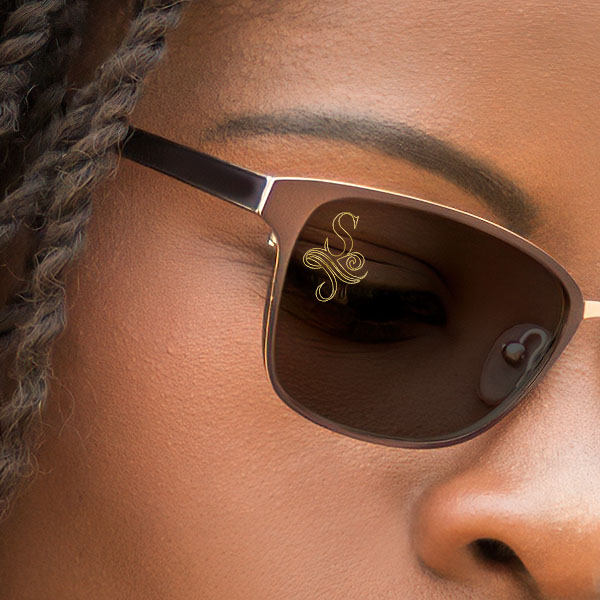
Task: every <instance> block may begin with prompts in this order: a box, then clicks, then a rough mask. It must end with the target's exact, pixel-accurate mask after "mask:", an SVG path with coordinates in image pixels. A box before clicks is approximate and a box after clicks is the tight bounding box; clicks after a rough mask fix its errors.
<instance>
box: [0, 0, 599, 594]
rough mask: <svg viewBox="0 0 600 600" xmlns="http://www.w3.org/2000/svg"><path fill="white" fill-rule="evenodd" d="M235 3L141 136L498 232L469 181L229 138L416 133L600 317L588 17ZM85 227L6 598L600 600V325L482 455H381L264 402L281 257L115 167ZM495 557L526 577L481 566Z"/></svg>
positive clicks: (472, 7)
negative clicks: (524, 227)
mask: <svg viewBox="0 0 600 600" xmlns="http://www.w3.org/2000/svg"><path fill="white" fill-rule="evenodd" d="M230 4H231V6H224V7H221V8H218V9H216V8H211V9H209V8H206V7H205V6H203V5H204V3H197V4H195V5H192V6H190V7H189V8H188V9H187V12H186V13H184V19H183V21H182V23H181V25H180V26H179V28H178V29H177V30H175V31H174V32H173V33H172V34H170V37H169V38H168V51H167V55H166V56H165V58H164V59H163V60H162V62H161V63H160V64H159V66H158V67H157V69H156V70H155V71H154V72H153V74H152V75H151V76H150V77H149V78H148V80H147V85H146V88H145V95H144V97H143V98H142V100H141V101H140V103H139V104H138V107H137V109H136V112H135V113H134V115H133V118H132V123H133V124H134V125H137V126H139V127H142V128H144V129H147V130H150V131H153V132H155V133H158V134H160V135H163V136H165V137H168V138H169V139H172V140H174V141H177V142H180V143H183V144H186V145H189V146H192V147H195V148H198V149H201V150H204V151H206V152H209V153H212V154H215V155H216V156H219V157H221V158H224V159H226V160H229V161H231V162H235V163H238V164H241V165H243V166H245V167H247V168H250V169H253V170H256V171H259V172H262V173H269V174H272V175H284V176H302V177H315V178H325V179H332V180H338V181H348V182H352V183H357V184H362V185H367V186H372V187H377V188H383V189H389V190H392V191H396V192H402V193H405V194H408V195H411V196H417V197H420V198H425V199H428V200H431V201H434V202H439V203H441V204H445V205H447V206H451V207H455V208H459V209H461V210H464V211H468V212H471V213H473V214H475V215H478V216H482V217H485V218H486V219H490V220H492V221H494V222H496V223H499V224H501V225H505V226H508V223H509V222H510V219H509V217H510V214H509V213H508V212H507V211H504V212H502V210H503V209H502V208H500V209H499V210H500V213H499V214H497V212H494V211H493V210H492V208H491V207H489V206H488V205H486V204H484V203H483V202H482V201H481V200H479V199H478V198H477V197H476V196H475V195H473V194H472V193H470V192H469V191H467V188H468V185H466V184H465V185H464V186H463V185H458V184H453V183H450V182H449V181H448V180H447V179H445V178H444V176H443V175H441V174H440V173H439V171H438V172H437V173H434V172H431V171H429V170H427V169H425V168H423V167H419V166H416V165H415V164H413V163H412V162H411V161H409V160H407V159H402V158H398V157H393V156H391V155H386V154H384V153H382V152H379V151H377V150H375V149H373V148H367V147H364V146H361V145H357V144H353V143H352V142H350V141H342V140H335V139H326V138H322V137H319V136H316V135H301V134H299V133H297V132H296V133H294V131H293V128H292V131H291V132H289V131H288V132H287V133H286V132H285V131H284V129H285V123H286V121H285V118H284V119H279V120H278V121H277V120H273V130H272V133H271V134H269V135H266V134H264V135H247V134H246V135H235V134H233V133H232V134H230V135H228V136H225V137H219V136H216V135H214V128H215V127H216V126H218V125H221V124H223V123H224V122H226V121H228V120H230V119H233V118H238V117H240V116H244V115H248V114H252V115H270V114H272V113H277V114H278V115H281V114H282V113H287V112H291V111H295V110H298V109H302V110H303V111H305V112H311V113H314V114H315V115H317V114H320V115H323V114H333V113H335V114H336V115H338V117H339V116H340V115H344V116H345V117H344V118H348V119H350V118H352V117H355V116H357V115H368V116H370V117H372V118H376V119H383V120H387V121H394V122H397V123H398V131H401V130H402V124H404V125H408V126H410V127H415V128H418V129H421V130H423V131H425V132H427V133H428V134H431V135H434V136H436V137H438V138H441V139H442V140H444V141H445V142H447V143H449V144H451V145H453V146H455V147H457V148H459V149H460V150H462V151H463V152H465V153H468V154H470V155H472V156H473V157H476V158H477V159H480V160H483V161H485V162H486V163H487V164H488V165H489V166H490V167H491V168H493V169H494V170H496V171H498V172H499V173H501V174H503V175H504V176H506V177H508V178H509V179H511V180H512V181H513V182H514V183H515V184H516V185H517V186H519V187H520V188H522V189H523V190H524V192H525V193H526V194H527V195H528V197H529V198H530V199H531V202H532V203H533V205H534V210H535V211H537V213H536V215H537V219H536V227H535V228H534V229H533V230H532V231H531V232H530V233H529V234H528V238H529V239H530V240H531V241H532V242H534V243H535V244H537V245H539V246H540V247H541V248H543V249H544V250H546V251H547V252H549V253H550V254H551V255H552V256H554V257H555V258H556V259H557V260H558V261H559V262H560V263H561V264H563V265H564V266H565V268H566V269H568V270H569V272H570V273H571V274H572V275H573V277H574V278H575V279H576V281H577V282H578V283H579V285H580V287H581V289H582V292H583V295H584V297H585V298H586V299H600V279H599V278H598V273H599V269H600V258H599V257H600V238H599V237H598V228H599V227H600V209H599V208H598V207H599V206H600V205H599V204H598V196H597V194H598V189H600V169H598V157H599V156H600V141H599V140H600V137H599V136H598V131H600V111H599V110H598V98H599V97H600V66H599V65H600V61H599V60H598V58H599V57H600V7H599V5H598V4H597V3H596V2H591V1H590V2H585V1H583V0H582V1H580V2H570V3H568V4H565V3H562V2H555V1H551V0H548V1H544V0H541V1H540V0H538V1H536V2H528V1H525V2H524V1H523V0H504V1H503V2H477V3H473V2H468V1H466V0H465V1H462V0H457V1H453V2H432V1H424V0H407V1H404V2H396V1H393V0H378V1H370V2H368V3H365V2H359V1H357V0H340V1H338V2H335V3H318V2H310V3H309V2H306V3H302V4H299V3H298V2H282V3H277V6H274V4H275V3H272V4H273V6H270V5H268V4H265V3H259V2H251V1H249V0H248V1H246V2H236V3H230ZM269 4H271V3H269ZM109 26H110V22H108V21H107V22H106V23H105V24H103V27H109ZM95 35H96V37H97V38H98V39H97V40H96V41H95V42H94V43H95V44H97V45H100V44H101V42H102V39H103V38H104V36H105V34H104V33H103V31H102V27H100V28H98V29H97V30H96V33H95ZM315 118H316V116H315ZM290 123H291V120H290ZM344 126H346V127H348V131H350V132H351V128H350V126H348V125H344ZM94 206H95V209H94V210H95V212H94V215H93V217H92V221H91V224H90V228H89V232H88V238H87V246H86V249H85V252H84V253H83V254H82V256H81V258H80V260H79V261H78V263H77V264H76V265H75V266H74V267H73V268H72V269H71V270H70V272H69V274H68V277H67V294H68V298H69V308H68V325H67V328H66V330H65V332H64V334H63V335H62V336H61V337H60V338H59V340H58V341H57V343H56V345H55V351H54V356H53V365H54V376H55V378H54V379H53V381H52V392H51V395H50V398H49V400H48V410H47V413H46V422H47V426H46V428H45V435H46V440H47V441H46V443H45V444H44V445H43V446H42V448H41V449H40V450H39V452H38V460H39V463H40V467H41V470H42V472H41V473H40V475H39V476H38V478H37V479H36V480H35V482H34V483H33V484H32V485H31V486H30V487H29V488H28V489H27V491H26V493H25V494H24V495H23V497H22V498H21V499H20V500H19V502H18V503H17V504H16V506H15V508H14V511H13V513H12V515H11V516H10V518H9V519H8V520H7V521H6V522H5V523H4V524H3V525H2V535H1V540H2V541H1V542H0V565H1V566H2V567H3V573H2V579H3V587H4V589H5V590H9V591H8V592H7V597H10V598H14V599H25V598H27V599H29V598H36V599H37V598H46V597H48V598H49V597H52V598H61V599H66V598H81V597H86V598H88V599H89V600H93V599H96V598H98V599H100V598H114V599H117V598H129V599H138V598H140V599H141V598H173V599H177V600H188V599H192V598H193V599H197V598H210V599H213V600H221V599H222V600H234V599H240V600H242V599H244V600H246V599H248V598H252V599H260V600H267V599H268V600H275V599H282V598H286V599H298V600H300V599H302V600H304V599H309V598H310V599H313V598H328V599H339V600H342V599H344V600H347V599H349V598H352V599H354V598H356V599H359V598H360V599H361V600H362V599H365V598H368V599H382V600H383V599H392V598H401V599H405V598H407V599H411V600H412V599H428V600H433V599H440V600H441V599H446V598H456V599H465V600H466V599H475V598H478V599H479V598H481V599H484V598H485V599H486V600H496V599H498V600H499V599H509V598H510V599H517V598H522V599H530V598H540V599H542V598H543V599H550V598H551V599H553V600H554V599H565V600H566V599H577V600H584V599H585V600H588V599H593V598H600V427H599V425H600V404H599V402H598V398H600V378H599V373H600V371H599V370H598V361H599V360H600V322H598V321H596V320H591V321H584V322H583V323H582V325H581V327H580V328H579V330H578V332H577V333H576V335H575V337H574V338H573V339H572V341H571V343H570V345H569V346H568V347H567V349H566V350H565V352H564V354H563V355H561V357H560V358H559V359H558V360H557V362H556V363H555V364H554V366H553V368H552V369H551V371H550V372H549V373H548V374H547V376H546V377H545V378H544V379H543V380H542V381H541V383H540V384H539V385H538V387H537V388H535V390H534V391H532V392H531V393H530V394H529V395H527V396H526V397H525V398H524V400H523V402H522V403H521V405H520V406H519V407H517V409H515V410H514V411H513V412H512V413H510V414H509V415H508V416H507V417H506V418H505V419H504V420H502V421H501V422H500V423H499V424H497V425H495V426H494V427H492V428H491V429H489V430H488V431H486V432H485V433H483V434H482V435H480V436H478V437H476V438H474V439H472V440H469V441H468V442H465V443H461V444H458V445H455V446H450V447H446V448H440V449H427V450H408V449H400V448H391V447H386V446H382V445H377V444H370V443H367V442H363V441H359V440H357V439H353V438H350V437H345V436H343V435H340V434H337V433H334V432H332V431H330V430H328V429H325V428H323V427H320V426H317V425H315V424H314V423H312V422H311V421H309V420H307V419H305V418H303V417H301V416H299V415H298V414H297V413H296V412H294V411H293V410H291V409H290V408H288V407H287V405H285V404H284V403H283V402H282V401H281V400H280V399H279V398H278V397H277V396H276V394H275V393H274V391H273V389H272V387H271V386H270V384H269V382H268V379H267V376H266V373H265V370H264V366H263V357H262V345H261V336H262V327H263V310H264V305H265V299H266V296H267V293H268V288H269V284H270V277H271V275H272V271H273V267H274V262H275V256H274V253H273V252H272V250H271V249H270V247H269V246H268V245H267V244H266V241H267V237H268V234H269V228H268V227H267V225H266V224H265V223H264V222H262V221H261V219H260V218H259V217H258V216H256V215H254V214H252V213H250V212H246V211H243V210H242V209H240V208H237V207H235V206H233V205H229V204H227V203H225V202H222V201H220V200H217V199H215V198H214V197H211V196H208V195H206V194H204V193H202V192H200V191H197V190H194V189H192V188H191V187H189V186H186V185H184V184H182V183H180V182H178V181H176V180H174V179H171V178H168V177H166V176H164V175H161V174H159V173H157V172H154V171H151V170H149V169H147V168H145V167H142V166H140V165H138V164H134V163H132V162H130V161H127V160H125V159H123V160H122V162H121V164H120V168H119V171H118V173H117V175H116V177H114V178H113V179H111V180H110V181H109V182H108V183H107V184H105V185H104V186H102V188H101V189H100V190H98V191H97V192H96V194H95V204H94ZM512 227H513V229H515V230H517V229H518V225H513V226H512ZM487 538H492V539H495V540H499V541H500V542H503V543H504V544H506V545H507V546H509V547H510V548H511V549H512V550H513V551H514V553H515V554H516V555H517V557H518V559H515V558H513V559H511V560H508V561H506V562H501V561H499V560H486V559H485V558H484V555H483V554H478V553H477V552H476V551H475V550H476V548H478V547H479V548H481V547H482V546H483V544H480V545H479V546H478V545H477V544H475V542H476V541H477V540H481V539H487Z"/></svg>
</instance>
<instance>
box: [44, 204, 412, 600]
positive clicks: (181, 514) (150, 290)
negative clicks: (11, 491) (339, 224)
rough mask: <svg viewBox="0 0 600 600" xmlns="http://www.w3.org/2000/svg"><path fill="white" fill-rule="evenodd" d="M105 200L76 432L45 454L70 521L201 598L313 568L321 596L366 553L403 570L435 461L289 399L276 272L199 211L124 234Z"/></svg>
mask: <svg viewBox="0 0 600 600" xmlns="http://www.w3.org/2000/svg"><path fill="white" fill-rule="evenodd" d="M103 210H104V209H102V208H101V207H100V208H99V209H98V210H97V211H96V213H95V214H96V223H100V222H102V223H103V225H102V227H103V233H102V235H100V232H99V229H98V228H97V227H96V226H95V225H93V226H92V227H91V228H90V231H89V235H88V244H87V247H86V252H85V255H84V256H82V258H81V260H80V262H79V263H78V265H77V267H76V268H74V269H73V271H72V272H71V273H70V274H69V277H68V280H67V294H68V298H69V312H68V326H67V329H66V331H65V333H64V335H63V336H62V337H61V338H60V339H59V340H58V341H57V344H56V346H55V354H54V359H53V364H54V374H55V377H56V381H57V383H56V385H55V386H54V388H53V395H52V397H51V399H50V403H49V414H48V420H49V422H50V423H51V424H54V425H55V431H60V433H59V436H58V437H60V440H59V441H58V442H56V441H55V443H51V444H50V445H49V446H48V450H47V451H46V454H45V455H43V457H42V462H44V461H46V466H47V467H48V468H49V469H52V470H54V471H55V473H58V474H60V477H61V478H62V479H61V480H62V482H63V483H62V485H63V489H62V492H61V493H62V494H64V497H65V498H64V506H65V510H67V511H68V510H69V509H68V506H69V504H71V505H72V509H73V514H75V513H76V514H77V515H79V517H75V518H69V520H68V522H69V527H77V528H79V529H81V528H84V529H85V530H86V531H87V532H88V535H89V536H90V537H92V538H93V539H94V540H95V544H94V546H93V549H92V550H90V552H97V553H99V555H101V556H102V557H103V559H102V560H103V562H106V561H107V560H108V561H111V560H114V561H119V560H121V557H120V554H121V553H123V552H125V553H126V554H127V555H130V556H136V557H137V558H136V562H141V564H142V565H146V566H149V565H152V564H157V563H161V564H164V565H165V567H168V568H171V569H173V570H178V569H180V570H182V571H184V572H185V575H182V577H184V578H182V581H184V580H186V581H189V582H190V586H192V587H193V588H194V589H195V590H196V592H197V591H198V589H206V590H208V589H213V588H212V587H211V586H220V587H221V589H224V588H223V586H225V587H227V586H232V587H231V589H230V590H229V589H228V591H226V592H223V594H224V595H223V597H233V590H234V588H235V589H238V587H237V586H239V589H244V588H245V589H253V588H254V589H255V590H256V593H255V594H254V595H253V594H250V595H249V596H250V597H261V596H265V594H264V593H263V592H264V590H266V589H267V587H271V588H273V589H280V590H285V589H287V587H286V586H288V585H289V580H290V578H291V577H294V576H296V577H297V576H298V574H296V575H294V570H295V569H298V568H301V569H302V570H303V571H306V572H310V573H311V578H308V580H307V582H306V584H305V585H308V586H312V585H314V586H315V594H316V593H317V592H316V589H317V588H318V587H322V586H324V585H328V584H330V582H331V576H332V568H333V569H334V570H335V569H336V568H339V573H338V576H339V577H340V580H342V579H347V578H348V563H349V562H351V561H352V560H356V557H358V556H360V557H361V560H363V559H365V549H368V550H367V551H366V552H367V554H368V553H371V555H372V556H370V558H369V559H368V560H365V562H364V565H368V564H370V565H371V567H369V568H370V569H372V566H373V565H378V568H381V572H382V574H383V573H385V572H386V571H387V572H388V573H389V572H394V568H393V567H394V565H390V564H387V563H389V561H390V560H392V557H393V556H394V555H395V553H396V552H397V547H398V545H400V544H402V543H404V542H403V540H407V539H408V537H407V534H406V530H405V529H406V527H408V523H409V517H408V516H406V515H408V511H409V506H410V504H409V503H408V502H406V499H407V498H408V497H409V496H410V495H411V494H413V493H414V491H415V489H416V488H417V481H418V480H419V478H421V479H422V471H421V469H422V466H421V467H419V468H418V469H417V468H414V467H410V466H409V465H410V463H412V462H413V461H412V459H413V458H414V456H412V458H411V453H410V452H407V453H405V455H404V458H403V459H402V460H406V465H405V467H406V469H405V467H401V468H400V469H398V463H399V459H398V455H397V453H394V452H393V449H389V448H385V447H379V446H373V445H368V444H363V443H360V442H357V441H356V440H352V439H350V438H345V437H343V436H340V435H337V434H334V433H332V432H329V431H328V430H326V429H324V428H321V427H319V426H317V425H315V424H313V423H311V422H310V421H308V420H306V419H304V418H303V417H301V416H299V415H297V414H296V413H295V412H293V411H292V410H291V409H289V408H288V407H287V406H286V405H285V404H284V403H283V402H282V401H281V400H280V399H279V398H278V397H277V396H276V395H275V393H274V392H273V390H272V388H271V386H270V384H269V382H268V380H267V376H266V373H265V370H264V366H263V359H262V345H261V341H262V318H263V310H264V302H265V295H266V293H267V288H268V284H269V275H270V269H272V265H271V264H265V265H256V264H252V261H251V260H246V261H245V262H244V261H241V260H240V261H234V260H232V256H231V253H228V252H227V251H226V250H225V249H224V248H223V247H219V246H217V245H215V244H214V243H213V242H212V241H211V242H203V241H202V240H201V239H200V236H199V235H198V233H196V234H195V235H191V234H190V233H189V230H190V225H189V222H186V223H184V222H183V221H185V220H182V223H179V224H175V223H174V222H173V221H171V223H170V224H168V225H161V226H156V225H154V224H153V223H154V222H151V221H150V220H147V222H144V221H140V222H138V223H133V222H132V223H131V224H130V225H128V226H127V227H126V228H123V227H121V226H118V225H117V223H118V222H119V221H120V220H121V219H122V218H123V217H124V215H120V216H119V211H118V210H115V213H114V214H113V216H112V217H111V216H110V215H108V214H103ZM115 215H116V217H115ZM103 219H104V221H103ZM111 219H112V221H113V223H112V224H110V220H111ZM136 219H137V217H136ZM107 228H112V229H111V233H110V234H107V233H106V231H107ZM175 231H178V232H179V233H178V234H177V235H176V234H175ZM186 232H187V233H186ZM263 267H264V268H263ZM260 290H263V293H261V292H260ZM402 513H405V517H402ZM90 515H92V516H91V517H90ZM383 539H385V540H386V542H382V541H381V540H383ZM340 543H341V544H342V547H340ZM386 543H387V544H388V546H387V547H386ZM115 548H119V553H117V552H116V551H115ZM232 549H233V550H232ZM406 555H407V556H408V550H407V553H406ZM286 557H287V558H286ZM353 557H354V558H353ZM273 564H279V565H280V567H278V569H275V570H273V568H272V565H273ZM332 565H333V567H332ZM335 565H338V567H335ZM122 568H124V567H123V566H122V564H121V565H120V566H119V569H122ZM132 568H133V566H132ZM364 569H365V567H362V572H361V568H359V569H358V570H357V571H356V577H357V583H356V584H357V585H360V584H359V582H360V581H368V580H369V577H367V574H366V573H365V572H364ZM232 573H234V574H235V577H231V576H230V575H231V574H232ZM224 575H227V577H224ZM202 586H206V587H205V588H203V587H202ZM229 592H231V593H229Z"/></svg>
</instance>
